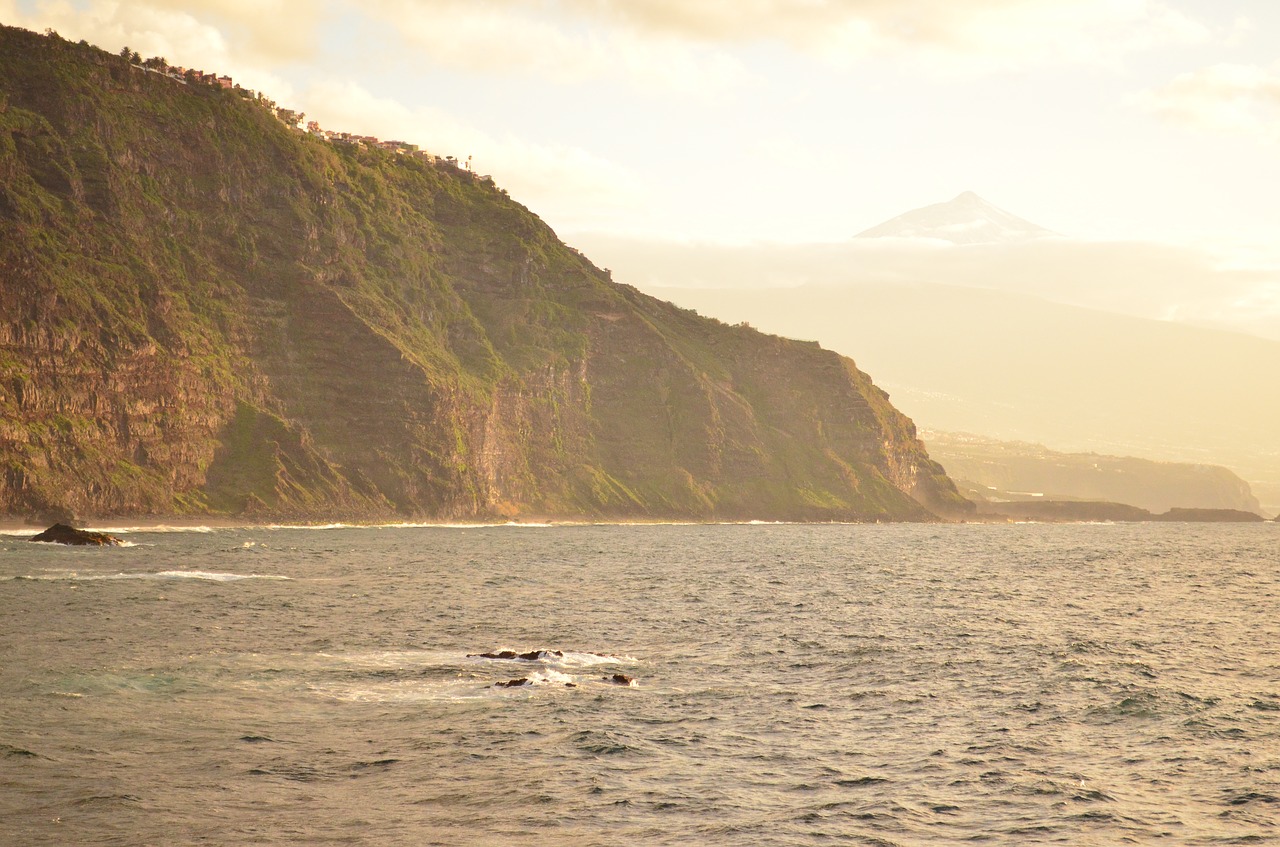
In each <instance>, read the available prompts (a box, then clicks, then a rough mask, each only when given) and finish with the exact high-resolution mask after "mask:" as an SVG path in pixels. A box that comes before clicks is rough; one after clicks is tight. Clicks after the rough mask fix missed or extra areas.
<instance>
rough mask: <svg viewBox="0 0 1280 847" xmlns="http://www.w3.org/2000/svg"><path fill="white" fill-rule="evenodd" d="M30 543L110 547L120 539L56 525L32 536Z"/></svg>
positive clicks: (100, 533) (61, 524)
mask: <svg viewBox="0 0 1280 847" xmlns="http://www.w3.org/2000/svg"><path fill="white" fill-rule="evenodd" d="M31 540H32V541H47V542H50V543H52V544H72V545H77V546H81V547H111V546H114V545H117V544H119V543H120V539H119V538H116V537H115V536H114V535H108V534H107V533H105V532H90V531H89V530H87V529H76V528H75V527H73V526H67V525H66V524H64V523H56V524H54V525H53V526H51V527H49V528H48V529H46V530H45V531H44V532H42V533H40V534H39V535H33V536H32V537H31Z"/></svg>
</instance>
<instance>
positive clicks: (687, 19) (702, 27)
mask: <svg viewBox="0 0 1280 847" xmlns="http://www.w3.org/2000/svg"><path fill="white" fill-rule="evenodd" d="M513 1H514V0H494V2H497V3H499V4H500V5H503V6H508V7H509V6H511V5H512V3H513ZM525 5H527V4H525ZM561 5H562V6H564V7H565V8H566V9H569V10H572V12H573V13H575V14H576V15H578V16H580V17H582V18H586V19H593V20H597V21H604V22H609V23H612V24H615V25H626V26H628V27H632V28H638V29H641V30H644V31H648V32H653V33H661V34H664V35H671V36H679V37H683V38H690V39H695V40H700V41H704V42H743V41H765V42H769V41H772V42H780V43H783V44H786V45H787V46H789V47H791V48H793V49H796V50H799V51H801V52H804V53H812V54H816V55H819V56H822V57H825V58H827V59H832V60H836V61H847V60H852V59H858V58H865V57H869V56H876V55H883V54H892V53H918V54H927V55H934V56H941V55H944V54H945V55H949V56H951V57H953V58H958V57H964V58H968V59H971V60H978V61H981V62H982V63H1009V64H1024V63H1028V62H1038V61H1043V60H1049V59H1062V60H1069V61H1083V62H1093V61H1109V60H1111V59H1113V58H1115V57H1116V56H1117V55H1120V54H1123V53H1126V52H1130V51H1133V50H1141V49H1147V48H1150V47H1153V46H1156V45H1160V44H1167V43H1187V42H1196V41H1201V40H1204V39H1205V38H1207V37H1208V36H1209V32H1208V30H1207V29H1206V28H1205V27H1204V26H1203V25H1201V24H1200V23H1198V22H1196V21H1195V20H1193V19H1192V18H1190V17H1188V16H1187V15H1185V14H1183V13H1181V12H1179V11H1176V10H1174V9H1172V8H1170V7H1169V6H1167V5H1165V4H1164V3H1162V2H1158V0H967V1H966V2H956V0H703V2H698V3H689V2H685V0H563V2H562V3H561Z"/></svg>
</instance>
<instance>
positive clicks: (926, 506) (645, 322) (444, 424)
mask: <svg viewBox="0 0 1280 847" xmlns="http://www.w3.org/2000/svg"><path fill="white" fill-rule="evenodd" d="M0 280H2V285H0V513H9V514H24V513H30V512H32V511H39V510H47V509H57V508H59V507H62V508H65V509H70V510H73V511H74V512H77V513H79V514H81V515H106V514H122V515H123V514H133V515H145V514H156V515H159V514H174V513H191V514H200V513H222V514H233V515H247V516H250V517H262V518H265V517H293V518H302V519H307V518H313V519H323V518H333V517H343V518H347V519H379V518H390V517H395V516H409V515H411V516H419V517H434V518H482V517H495V516H532V515H539V516H552V517H614V518H627V517H631V518H641V517H652V518H670V517H684V518H707V519H739V518H772V519H813V520H830V519H840V520H869V519H910V520H915V519H928V518H929V517H930V516H931V514H946V513H950V512H954V511H957V510H960V511H963V510H964V508H965V507H966V506H967V503H966V502H965V501H964V500H963V499H962V498H960V497H959V495H958V494H957V493H956V491H955V488H954V486H953V485H952V484H951V482H950V480H948V479H947V478H946V476H945V474H944V472H943V471H942V470H941V468H940V467H939V466H938V465H937V464H935V463H934V462H932V461H930V459H929V458H928V456H927V455H926V453H925V450H924V448H923V446H922V445H921V443H920V442H919V441H918V440H917V439H916V437H915V431H914V427H913V426H912V424H911V422H910V421H909V420H907V419H906V418H905V417H903V416H902V415H901V414H900V413H898V412H897V411H896V410H894V409H893V407H892V406H890V404H889V403H888V400H887V397H886V396H885V395H884V394H883V393H882V392H881V391H879V390H878V389H876V388H875V386H873V385H872V384H871V382H870V380H869V379H868V378H867V377H866V375H865V374H863V373H861V372H860V371H858V370H857V368H856V367H854V365H853V363H852V362H850V361H849V360H847V359H844V358H841V357H840V356H837V355H836V354H834V353H831V352H829V351H825V350H822V349H821V348H819V347H818V346H817V345H815V344H806V343H800V342H793V341H788V340H784V339H781V338H776V337H771V336H766V335H762V334H760V333H758V332H755V331H754V330H751V329H749V328H746V327H733V326H726V325H724V324H721V323H719V322H716V321H712V320H708V319H705V318H701V317H698V316H697V315H695V314H694V313H692V312H689V311H685V310H681V309H678V308H676V307H674V306H672V305H670V304H667V303H663V302H661V301H658V300H655V299H653V298H651V297H647V296H645V295H642V294H640V293H639V292H637V291H636V290H634V289H633V288H630V287H629V286H625V285H619V284H615V283H613V282H612V281H611V280H610V279H609V278H608V275H607V274H606V273H604V272H601V271H600V270H599V269H597V268H596V267H594V266H593V265H592V264H591V263H590V262H589V261H588V260H586V259H585V258H583V257H582V256H581V255H579V254H577V253H576V252H575V251H573V250H571V249H569V248H567V247H566V246H565V245H563V244H562V243H561V242H560V241H559V240H558V239H557V238H556V237H555V235H554V233H552V232H551V230H550V229H549V228H548V227H546V226H545V225H544V224H543V223H542V222H541V221H540V220H538V218H537V217H535V216H534V215H533V214H531V213H530V212H529V211H528V210H526V209H525V208H523V207H522V206H520V205H519V204H517V203H515V202H513V201H511V200H510V199H508V198H507V197H506V196H505V194H504V193H503V192H501V191H499V190H498V189H497V188H496V187H494V186H493V185H492V184H489V183H485V182H481V181H479V180H477V179H475V178H474V177H472V176H471V175H470V174H467V173H465V172H462V171H459V170H457V169H456V168H453V167H451V166H449V165H446V164H436V163H432V162H430V161H428V160H426V159H423V158H420V157H415V156H406V155H398V154H395V153H392V152H388V151H384V150H379V149H366V148H364V147H359V146H355V145H341V144H330V143H328V142H325V141H323V140H320V139H317V138H313V137H310V136H305V135H303V134H302V133H300V132H298V131H296V130H293V129H290V128H288V127H286V126H284V125H283V124H281V123H280V122H279V121H277V120H276V119H275V118H274V117H272V115H271V114H270V113H269V112H268V111H267V110H266V109H265V108H264V107H263V106H261V105H260V104H257V103H254V102H252V101H250V100H248V99H246V97H244V96H243V95H242V94H239V93H237V92H234V91H223V90H220V89H216V88H213V87H206V86H198V85H183V84H181V83H179V82H176V81H174V80H171V79H168V78H166V77H163V76H160V75H158V74H150V73H146V72H144V71H142V70H140V69H137V68H134V67H131V66H130V65H129V64H128V63H127V62H126V61H125V60H123V59H120V58H118V57H115V56H111V55H108V54H105V53H103V52H102V51H100V50H97V49H96V48H93V47H91V46H89V45H85V44H80V45H76V44H71V43H68V42H66V41H63V40H61V39H59V38H57V37H56V36H53V37H44V36H37V35H34V34H32V33H28V32H24V31H21V30H15V29H10V28H3V29H0Z"/></svg>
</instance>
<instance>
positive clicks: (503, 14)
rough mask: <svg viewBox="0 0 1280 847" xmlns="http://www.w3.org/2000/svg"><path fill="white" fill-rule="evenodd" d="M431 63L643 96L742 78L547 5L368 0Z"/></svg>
mask: <svg viewBox="0 0 1280 847" xmlns="http://www.w3.org/2000/svg"><path fill="white" fill-rule="evenodd" d="M361 9H362V10H363V11H365V12H367V13H370V14H373V15H375V16H376V17H378V18H379V19H381V20H382V21H384V22H386V23H389V24H394V31H395V34H396V35H397V36H399V37H400V38H401V39H403V40H404V41H405V42H407V43H408V44H409V45H410V46H411V47H412V48H413V49H415V50H416V51H420V53H421V55H423V56H425V57H426V58H427V59H429V60H430V61H432V62H436V63H439V64H441V65H444V66H446V67H455V68H463V69H465V70H468V71H483V72H490V73H513V72H533V73H536V74H538V75H540V76H542V77H543V78H546V79H550V80H552V81H554V82H560V83H565V82H587V81H593V80H599V79H606V80H615V79H623V80H626V81H629V82H632V83H633V84H635V85H637V87H639V88H642V89H648V90H653V91H684V92H695V93H716V92H719V91H722V90H724V89H726V88H729V87H730V86H732V85H734V84H736V83H738V82H740V81H741V80H743V79H745V78H746V71H745V69H744V67H743V65H742V64H741V63H740V62H739V61H738V60H737V59H735V58H733V57H732V56H730V55H729V54H728V53H727V52H725V51H723V50H719V49H714V48H713V47H711V46H709V45H706V44H699V43H695V42H693V41H690V40H689V39H687V38H682V37H678V36H675V35H668V34H661V33H654V32H647V33H641V32H637V31H636V30H635V29H634V28H632V27H609V26H606V27H600V26H589V27H584V26H582V25H581V21H580V20H578V19H575V17H574V16H572V15H570V16H565V15H562V14H560V15H558V14H555V13H554V10H553V9H550V8H548V4H544V3H537V2H515V1H513V0H488V2H484V0H481V2H476V0H367V2H365V3H364V4H362V6H361Z"/></svg>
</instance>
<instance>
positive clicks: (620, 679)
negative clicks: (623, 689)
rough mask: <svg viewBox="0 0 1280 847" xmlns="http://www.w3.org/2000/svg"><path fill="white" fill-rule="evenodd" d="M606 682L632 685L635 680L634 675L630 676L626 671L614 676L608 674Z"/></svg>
mask: <svg viewBox="0 0 1280 847" xmlns="http://www.w3.org/2000/svg"><path fill="white" fill-rule="evenodd" d="M604 681H605V682H612V683H613V684H614V685H630V684H631V683H633V682H635V679H634V678H633V677H629V676H627V675H626V674H624V673H616V674H614V675H613V676H606V677H605V678H604Z"/></svg>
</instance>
